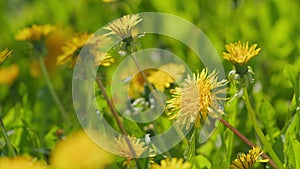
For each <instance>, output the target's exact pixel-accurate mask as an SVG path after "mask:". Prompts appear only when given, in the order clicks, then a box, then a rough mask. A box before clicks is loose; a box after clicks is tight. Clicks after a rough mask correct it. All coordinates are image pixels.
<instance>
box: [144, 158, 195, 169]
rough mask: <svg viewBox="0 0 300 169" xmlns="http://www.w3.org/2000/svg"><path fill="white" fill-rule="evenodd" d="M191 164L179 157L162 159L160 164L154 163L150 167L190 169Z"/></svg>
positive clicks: (158, 168) (153, 168)
mask: <svg viewBox="0 0 300 169" xmlns="http://www.w3.org/2000/svg"><path fill="white" fill-rule="evenodd" d="M190 168H191V164H190V163H189V162H184V161H183V159H181V158H180V159H177V158H171V159H169V158H167V159H165V160H161V162H160V165H159V164H152V165H151V167H150V169H190Z"/></svg>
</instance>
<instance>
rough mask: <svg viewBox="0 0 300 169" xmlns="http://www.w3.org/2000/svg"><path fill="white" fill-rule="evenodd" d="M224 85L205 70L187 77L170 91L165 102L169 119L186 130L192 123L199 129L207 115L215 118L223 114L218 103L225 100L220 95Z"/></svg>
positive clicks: (224, 83) (214, 73)
mask: <svg viewBox="0 0 300 169" xmlns="http://www.w3.org/2000/svg"><path fill="white" fill-rule="evenodd" d="M226 83H227V81H226V80H221V81H218V77H217V73H216V71H213V72H212V73H211V74H209V75H208V73H207V69H203V70H202V72H201V73H199V72H197V73H195V74H193V76H192V77H191V76H188V78H187V79H185V81H184V82H183V84H182V85H181V86H180V87H176V88H175V89H171V90H170V92H171V94H172V98H171V99H170V100H168V101H167V108H168V109H169V110H170V112H169V115H170V119H172V120H173V119H174V120H176V122H177V123H179V124H180V125H181V126H185V127H186V129H188V128H189V127H190V125H191V124H192V123H195V127H200V124H201V123H200V122H205V120H206V118H207V115H209V116H210V117H213V118H215V117H217V115H219V114H223V110H222V109H221V108H220V105H219V103H220V101H222V100H225V98H224V97H221V96H220V94H221V95H222V94H224V93H225V90H226V89H225V88H224V86H225V85H226Z"/></svg>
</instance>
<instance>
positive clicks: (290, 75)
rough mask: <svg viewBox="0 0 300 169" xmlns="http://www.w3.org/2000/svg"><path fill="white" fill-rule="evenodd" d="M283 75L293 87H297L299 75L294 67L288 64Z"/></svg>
mask: <svg viewBox="0 0 300 169" xmlns="http://www.w3.org/2000/svg"><path fill="white" fill-rule="evenodd" d="M283 74H284V76H285V77H286V78H287V79H288V80H289V81H291V82H292V84H293V87H295V86H296V84H297V83H296V82H297V74H298V73H297V71H296V69H295V68H294V67H293V66H291V65H288V64H287V65H285V66H284V68H283Z"/></svg>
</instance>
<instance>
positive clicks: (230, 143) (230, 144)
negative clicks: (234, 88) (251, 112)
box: [226, 99, 237, 168]
mask: <svg viewBox="0 0 300 169" xmlns="http://www.w3.org/2000/svg"><path fill="white" fill-rule="evenodd" d="M232 104H234V105H233V106H234V110H233V111H232V112H231V113H230V114H229V115H230V116H229V123H230V124H232V125H235V122H236V115H237V101H236V99H235V101H234V102H232ZM233 134H234V133H232V132H230V133H228V140H227V147H228V151H227V157H228V159H230V158H231V156H232V151H233V145H234V139H233V136H234V135H233ZM227 161H228V162H227V166H226V168H229V166H230V163H231V161H230V160H227Z"/></svg>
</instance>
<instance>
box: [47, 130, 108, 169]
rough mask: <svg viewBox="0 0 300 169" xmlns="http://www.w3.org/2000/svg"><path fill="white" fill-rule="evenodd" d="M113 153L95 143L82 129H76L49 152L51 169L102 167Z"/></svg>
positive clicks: (100, 168) (105, 165)
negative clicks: (76, 130)
mask: <svg viewBox="0 0 300 169" xmlns="http://www.w3.org/2000/svg"><path fill="white" fill-rule="evenodd" d="M112 161H113V155H112V154H110V153H108V152H106V151H104V150H103V149H101V148H100V147H99V146H98V145H96V144H95V143H94V142H93V141H92V140H91V139H90V138H89V137H88V136H87V135H86V133H85V132H84V131H78V132H76V133H74V134H73V135H71V136H70V137H68V138H66V139H65V140H61V141H60V142H58V143H57V144H56V146H55V148H54V150H53V151H52V153H51V158H50V168H51V169H52V168H53V169H67V168H70V169H83V168H84V169H95V168H97V169H98V168H99V169H102V168H103V169H104V168H106V167H107V165H108V164H110V163H111V162H112Z"/></svg>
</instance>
